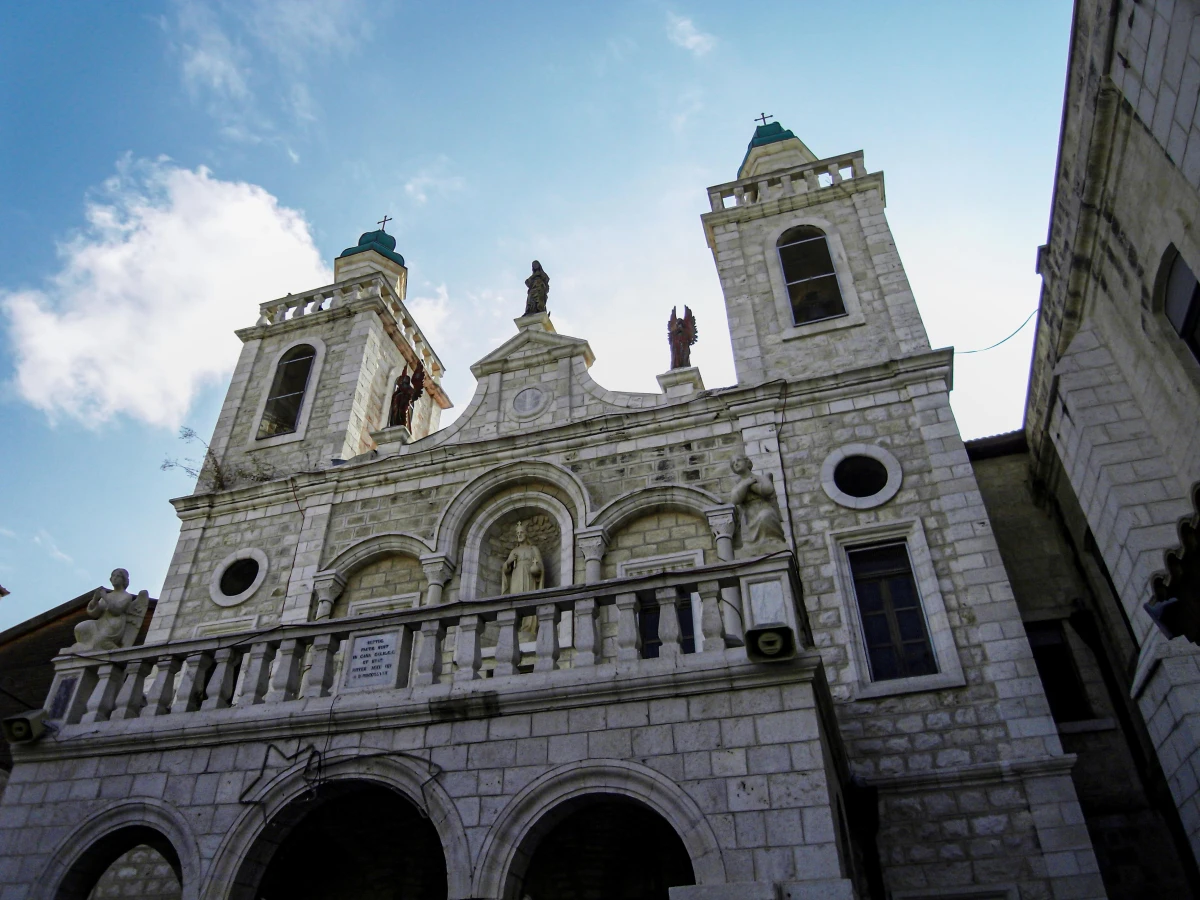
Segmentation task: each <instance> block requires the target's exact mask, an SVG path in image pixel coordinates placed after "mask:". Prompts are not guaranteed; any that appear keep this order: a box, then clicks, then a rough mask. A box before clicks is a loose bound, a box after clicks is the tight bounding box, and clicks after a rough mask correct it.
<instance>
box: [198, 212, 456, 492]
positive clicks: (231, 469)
mask: <svg viewBox="0 0 1200 900" xmlns="http://www.w3.org/2000/svg"><path fill="white" fill-rule="evenodd" d="M334 277H335V282H334V283H333V284H330V285H325V286H324V287H319V288H315V289H313V290H309V291H305V292H304V293H301V294H289V295H288V296H286V297H281V298H279V299H278V300H270V301H268V302H266V303H263V304H261V305H260V307H259V311H260V315H259V319H258V322H257V323H255V324H254V325H253V326H251V327H249V328H243V329H241V330H239V331H238V332H237V335H238V337H239V338H240V339H241V340H242V344H243V346H242V353H241V357H240V358H239V360H238V364H237V367H236V369H235V370H234V374H233V379H232V381H231V383H230V386H229V392H228V394H227V395H226V398H225V404H224V406H223V407H222V409H221V413H220V416H219V417H218V420H217V427H216V429H215V431H214V433H213V440H212V443H211V445H210V447H211V451H212V452H211V455H210V459H209V460H208V463H207V465H206V466H205V471H204V472H202V473H201V477H200V479H199V482H198V483H197V488H196V490H197V492H201V493H203V492H206V491H209V490H221V489H224V488H230V487H237V486H240V485H241V484H244V483H247V482H253V481H265V480H271V479H273V478H278V477H280V476H282V475H286V474H290V473H292V472H298V471H306V470H313V469H318V468H325V467H326V466H328V465H330V463H331V462H333V463H337V462H340V461H346V460H350V459H353V458H355V457H359V456H363V455H364V454H368V453H372V452H373V451H377V450H379V449H380V443H379V442H378V441H377V440H376V438H377V437H379V436H380V432H384V433H385V434H386V435H387V437H386V438H383V440H387V441H391V442H393V443H391V444H388V446H387V447H386V448H385V450H386V449H392V448H394V443H395V442H399V441H400V440H404V441H411V440H419V439H420V438H422V437H425V436H426V435H428V434H430V433H431V432H433V431H436V430H437V427H438V423H439V420H440V418H441V412H442V410H443V409H448V408H449V407H450V405H451V404H450V398H449V397H447V396H446V394H445V392H444V391H443V390H442V387H441V378H442V374H443V372H444V367H443V365H442V362H441V360H440V359H439V358H438V356H437V354H436V353H435V352H434V350H433V348H432V347H431V346H430V344H429V342H428V341H427V340H426V338H425V335H424V334H423V333H422V331H421V328H420V326H419V325H418V324H417V322H416V320H415V319H413V317H412V315H411V314H410V313H409V311H408V308H407V307H406V306H405V305H404V298H405V294H406V290H407V287H408V269H407V267H406V266H405V264H404V257H403V256H401V255H400V254H399V253H397V252H396V239H395V238H394V237H392V235H390V234H388V233H387V232H386V231H383V230H382V229H381V230H379V231H368V232H366V233H365V234H363V235H362V236H361V237H360V238H359V241H358V244H357V245H356V246H354V247H349V248H347V249H346V250H344V251H343V252H342V253H341V254H340V255H339V256H338V258H337V259H336V260H335V261H334ZM419 370H420V371H423V373H424V390H423V392H422V395H421V396H420V397H418V398H417V399H416V401H415V402H413V403H412V404H411V405H410V407H409V409H410V411H409V412H408V415H407V423H408V424H407V426H406V428H405V429H404V430H403V432H404V433H403V438H402V439H401V438H398V437H396V436H395V435H394V434H393V432H394V431H395V429H389V428H388V426H389V424H391V423H390V422H389V405H390V404H389V401H390V400H391V395H392V392H393V388H394V386H395V385H396V383H397V380H398V379H399V378H400V377H401V376H402V375H405V374H407V375H409V376H410V377H411V376H412V375H413V374H414V373H416V372H418V371H419Z"/></svg>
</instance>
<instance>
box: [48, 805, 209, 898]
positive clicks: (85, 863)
mask: <svg viewBox="0 0 1200 900" xmlns="http://www.w3.org/2000/svg"><path fill="white" fill-rule="evenodd" d="M135 858H136V864H133V865H130V864H129V863H131V862H133V861H134V859H135ZM118 861H122V862H124V863H126V864H127V865H123V866H121V867H120V868H121V869H123V870H126V871H123V872H118V871H116V870H114V869H113V866H114V863H116V862H118ZM102 880H103V881H104V882H105V885H106V886H113V885H117V886H120V887H121V888H122V889H126V888H128V889H129V890H135V889H136V890H137V891H140V892H141V893H139V894H138V896H147V897H154V898H156V900H158V898H161V900H167V898H170V900H175V898H182V900H195V898H198V897H199V896H200V893H199V887H198V886H199V882H200V855H199V851H198V849H197V846H196V842H195V838H194V837H193V835H192V833H191V831H190V829H189V828H188V825H187V822H186V821H185V820H184V819H183V817H182V816H181V815H180V814H179V813H178V812H177V811H176V810H175V809H173V808H172V807H170V806H168V805H167V804H165V803H163V802H162V801H159V800H152V799H149V798H145V799H137V800H131V801H119V802H117V803H114V804H110V805H109V806H107V807H105V808H104V809H102V810H100V811H99V812H98V813H96V814H95V815H93V816H90V817H89V818H88V819H87V820H86V821H84V822H83V823H82V824H81V825H79V827H77V828H76V829H75V830H74V831H73V832H72V833H71V834H70V835H69V836H68V837H67V838H66V840H64V841H63V842H62V844H60V845H59V847H58V848H57V849H56V850H55V851H54V853H53V854H52V855H51V857H50V860H49V861H48V863H47V864H46V867H45V868H44V869H43V871H42V873H41V875H40V876H39V877H38V879H37V881H36V882H35V884H34V888H33V892H32V893H31V894H30V895H29V896H30V900H87V898H88V897H89V896H90V895H91V894H92V892H93V890H94V889H95V888H96V886H97V883H98V882H101V881H102Z"/></svg>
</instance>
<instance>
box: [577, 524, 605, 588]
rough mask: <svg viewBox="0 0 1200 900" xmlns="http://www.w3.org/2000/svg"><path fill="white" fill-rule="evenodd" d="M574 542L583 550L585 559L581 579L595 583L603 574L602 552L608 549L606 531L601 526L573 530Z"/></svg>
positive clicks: (587, 582)
mask: <svg viewBox="0 0 1200 900" xmlns="http://www.w3.org/2000/svg"><path fill="white" fill-rule="evenodd" d="M575 543H576V545H577V546H578V547H579V549H580V550H582V551H583V558H584V559H585V560H586V561H587V568H586V569H585V570H584V576H583V581H584V583H585V584H595V583H596V582H597V581H600V579H601V575H602V574H603V570H602V568H601V567H602V565H603V562H604V554H605V552H607V550H608V532H607V531H605V530H604V529H603V528H585V529H581V530H580V531H577V532H575Z"/></svg>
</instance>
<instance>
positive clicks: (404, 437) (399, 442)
mask: <svg viewBox="0 0 1200 900" xmlns="http://www.w3.org/2000/svg"><path fill="white" fill-rule="evenodd" d="M371 440H373V441H374V442H375V449H376V450H378V451H379V455H380V456H392V455H393V454H395V453H399V452H400V448H401V447H403V446H404V445H405V444H411V443H412V432H410V431H409V430H408V426H407V425H393V426H392V427H391V428H384V429H383V430H382V431H372V432H371Z"/></svg>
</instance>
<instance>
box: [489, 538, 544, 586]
mask: <svg viewBox="0 0 1200 900" xmlns="http://www.w3.org/2000/svg"><path fill="white" fill-rule="evenodd" d="M545 586H546V569H545V567H544V566H543V565H542V551H541V550H539V549H538V548H537V547H535V546H534V545H533V544H531V543H529V538H528V536H527V535H526V534H525V523H524V522H518V523H517V546H515V547H513V548H512V552H511V553H509V554H508V559H506V560H505V561H504V570H503V572H502V573H501V583H500V593H502V594H524V593H525V592H526V591H540V590H541V589H542V588H543V587H545Z"/></svg>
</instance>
